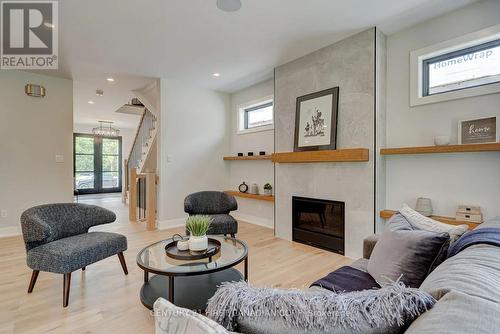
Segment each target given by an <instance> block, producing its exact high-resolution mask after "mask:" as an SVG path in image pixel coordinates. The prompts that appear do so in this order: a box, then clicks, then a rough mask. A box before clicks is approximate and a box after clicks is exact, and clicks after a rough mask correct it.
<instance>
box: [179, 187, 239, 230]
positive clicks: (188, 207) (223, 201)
mask: <svg viewBox="0 0 500 334" xmlns="http://www.w3.org/2000/svg"><path fill="white" fill-rule="evenodd" d="M237 209H238V203H237V202H236V199H235V198H234V196H231V195H228V194H226V193H224V192H220V191H200V192H197V193H194V194H191V195H189V196H187V197H186V199H185V200H184V211H185V212H186V213H188V214H189V215H190V216H192V215H209V216H211V217H212V218H213V221H212V225H211V226H210V230H209V231H208V234H224V235H227V234H230V235H231V236H232V237H233V238H234V236H235V234H236V233H238V222H237V221H236V219H234V218H233V217H232V216H231V215H230V214H229V212H231V211H234V210H237Z"/></svg>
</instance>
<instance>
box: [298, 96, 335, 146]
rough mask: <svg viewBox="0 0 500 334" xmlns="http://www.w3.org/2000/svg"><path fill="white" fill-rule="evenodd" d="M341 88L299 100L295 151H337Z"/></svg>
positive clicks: (301, 97) (302, 97) (299, 98)
mask: <svg viewBox="0 0 500 334" xmlns="http://www.w3.org/2000/svg"><path fill="white" fill-rule="evenodd" d="M338 104H339V87H334V88H330V89H325V90H322V91H320V92H316V93H312V94H307V95H304V96H300V97H298V98H297V105H296V115H295V146H294V151H319V150H335V149H336V148H337V119H338Z"/></svg>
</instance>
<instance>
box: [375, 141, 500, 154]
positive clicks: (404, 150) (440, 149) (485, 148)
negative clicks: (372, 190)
mask: <svg viewBox="0 0 500 334" xmlns="http://www.w3.org/2000/svg"><path fill="white" fill-rule="evenodd" d="M495 151H500V143H492V144H467V145H446V146H420V147H397V148H382V149H380V154H382V155H396V154H431V153H464V152H495Z"/></svg>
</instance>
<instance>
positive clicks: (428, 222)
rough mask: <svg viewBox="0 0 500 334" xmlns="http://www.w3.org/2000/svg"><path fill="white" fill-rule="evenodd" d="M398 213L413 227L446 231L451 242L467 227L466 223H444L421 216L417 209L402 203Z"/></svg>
mask: <svg viewBox="0 0 500 334" xmlns="http://www.w3.org/2000/svg"><path fill="white" fill-rule="evenodd" d="M399 213H401V214H402V215H403V216H404V217H405V218H406V219H407V220H408V222H409V223H410V224H411V225H412V226H414V227H415V228H418V229H421V230H426V231H431V232H438V233H442V232H446V233H448V234H449V235H450V239H451V242H454V241H455V240H457V239H458V238H460V237H461V236H462V235H463V234H464V233H465V232H467V230H468V229H469V227H468V226H467V225H450V224H445V223H441V222H438V221H437V220H434V219H431V218H429V217H426V216H423V215H421V214H420V213H418V212H417V211H415V210H413V209H412V208H410V207H409V206H408V205H407V204H403V207H402V208H401V210H399Z"/></svg>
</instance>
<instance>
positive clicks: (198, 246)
mask: <svg viewBox="0 0 500 334" xmlns="http://www.w3.org/2000/svg"><path fill="white" fill-rule="evenodd" d="M207 248H208V238H207V236H206V235H202V236H194V235H192V236H190V237H189V250H191V251H195V252H199V251H204V250H206V249H207Z"/></svg>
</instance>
